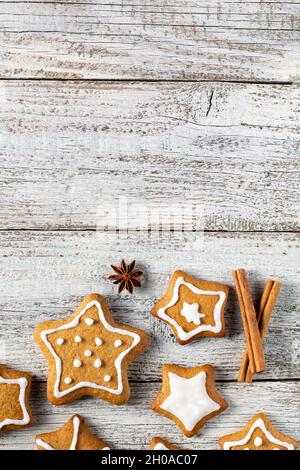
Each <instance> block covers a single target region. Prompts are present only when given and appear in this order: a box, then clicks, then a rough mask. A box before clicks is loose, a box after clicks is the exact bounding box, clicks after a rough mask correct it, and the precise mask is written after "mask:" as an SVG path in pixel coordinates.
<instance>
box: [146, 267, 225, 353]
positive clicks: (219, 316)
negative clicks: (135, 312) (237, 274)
mask: <svg viewBox="0 0 300 470" xmlns="http://www.w3.org/2000/svg"><path fill="white" fill-rule="evenodd" d="M228 292H229V287H228V286H225V285H224V284H219V283H217V282H211V281H202V280H201V281H200V280H198V279H195V278H194V277H191V276H189V275H188V274H186V273H184V272H183V271H175V272H174V274H173V276H172V278H171V281H170V283H169V286H168V288H167V291H166V293H165V295H164V296H163V297H162V298H161V299H160V300H159V301H158V302H157V303H156V304H155V305H154V307H153V308H152V310H151V313H152V315H153V316H155V317H157V318H160V319H161V320H163V321H165V322H166V323H168V324H169V325H170V326H171V328H172V330H173V332H174V334H175V336H176V338H177V341H178V342H179V343H180V344H186V343H189V342H190V341H192V340H194V339H196V338H199V337H201V336H214V337H221V336H224V335H225V322H224V308H225V304H226V301H227V298H228Z"/></svg>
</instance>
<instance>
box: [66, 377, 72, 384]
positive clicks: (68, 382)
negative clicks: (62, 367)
mask: <svg viewBox="0 0 300 470" xmlns="http://www.w3.org/2000/svg"><path fill="white" fill-rule="evenodd" d="M64 382H65V384H67V385H70V384H71V383H72V379H71V377H66V378H65V380H64Z"/></svg>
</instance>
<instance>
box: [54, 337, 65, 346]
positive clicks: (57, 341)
mask: <svg viewBox="0 0 300 470" xmlns="http://www.w3.org/2000/svg"><path fill="white" fill-rule="evenodd" d="M64 342H65V340H64V339H63V338H57V340H56V343H57V344H58V346H61V345H62V344H64Z"/></svg>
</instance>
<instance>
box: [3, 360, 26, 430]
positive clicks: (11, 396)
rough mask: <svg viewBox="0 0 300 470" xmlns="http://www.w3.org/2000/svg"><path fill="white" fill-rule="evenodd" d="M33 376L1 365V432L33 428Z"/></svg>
mask: <svg viewBox="0 0 300 470" xmlns="http://www.w3.org/2000/svg"><path fill="white" fill-rule="evenodd" d="M30 387H31V376H30V375H29V374H27V373H26V372H20V371H18V370H12V369H6V368H5V367H3V366H1V365H0V431H7V430H8V429H18V428H25V427H28V426H31V420H32V416H31V411H30V407H29V395H30Z"/></svg>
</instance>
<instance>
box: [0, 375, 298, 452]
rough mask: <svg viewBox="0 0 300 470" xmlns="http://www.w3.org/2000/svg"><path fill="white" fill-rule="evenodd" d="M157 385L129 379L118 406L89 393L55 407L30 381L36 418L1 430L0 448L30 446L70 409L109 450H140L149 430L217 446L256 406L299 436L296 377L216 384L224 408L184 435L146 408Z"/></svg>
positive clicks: (197, 445)
mask: <svg viewBox="0 0 300 470" xmlns="http://www.w3.org/2000/svg"><path fill="white" fill-rule="evenodd" d="M159 388H160V384H158V383H157V384H154V383H144V384H133V385H132V397H131V399H130V401H129V403H128V404H126V405H123V406H120V407H116V406H112V405H109V404H107V403H104V402H102V401H101V400H96V399H91V398H88V399H82V400H77V401H75V402H73V403H71V404H69V405H65V406H63V407H58V406H50V405H49V404H48V403H47V402H46V399H45V384H43V383H35V384H34V387H33V393H32V403H31V405H32V411H33V414H34V417H35V420H36V421H35V425H34V427H32V428H29V429H26V430H22V431H15V432H8V433H4V434H3V435H2V436H1V441H0V449H1V450H4V449H24V450H25V449H34V437H35V435H36V434H39V433H43V432H48V431H52V430H55V429H56V428H57V427H58V426H61V425H62V424H63V423H64V422H65V421H66V420H67V419H68V418H69V417H70V416H71V415H72V414H74V413H80V414H81V415H82V416H84V417H85V418H86V420H87V423H88V424H89V425H90V427H91V429H92V431H93V432H94V433H95V434H97V435H98V436H99V437H102V438H103V439H105V440H106V441H107V443H108V444H109V445H110V446H111V448H112V449H140V450H146V449H147V447H148V445H149V443H150V440H151V438H152V437H153V436H154V435H160V436H161V437H165V438H166V439H169V440H170V441H171V442H173V443H174V444H177V445H180V446H181V447H184V448H186V449H192V450H193V449H199V450H204V449H218V448H219V446H218V438H219V437H221V436H223V435H225V434H228V433H231V432H234V431H236V430H238V429H240V428H241V427H242V426H243V425H244V424H246V422H247V420H248V419H250V418H251V416H252V415H254V414H255V413H257V412H259V411H262V410H264V411H265V413H266V414H267V416H268V417H269V418H270V420H271V421H272V423H273V424H274V425H275V426H277V427H278V429H279V430H280V431H282V432H284V433H286V434H287V435H291V436H293V437H294V438H296V439H298V441H299V439H300V432H299V419H298V417H299V412H300V402H299V395H300V393H299V392H300V383H299V382H289V384H288V387H287V384H286V382H276V383H273V382H269V383H265V382H261V383H255V384H254V385H252V386H251V385H250V386H249V385H247V384H237V383H227V384H218V390H219V392H220V393H221V394H222V395H223V396H224V398H226V399H227V400H228V401H229V408H228V409H227V410H226V411H225V412H224V413H222V414H221V415H218V416H217V417H216V418H214V419H212V420H211V421H209V422H208V423H207V424H206V425H205V427H204V428H203V429H202V431H201V432H200V434H199V435H198V436H194V437H192V438H190V439H187V438H185V437H184V436H183V434H182V433H181V432H180V431H179V429H178V428H177V426H175V425H174V424H173V423H172V422H171V421H169V420H168V419H166V418H164V417H163V416H161V415H159V414H157V413H154V412H153V411H152V410H150V408H149V405H150V404H151V402H152V401H153V399H154V397H155V396H156V394H157V392H158V390H159ZM258 397H259V398H258ZM120 429H122V432H120Z"/></svg>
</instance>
